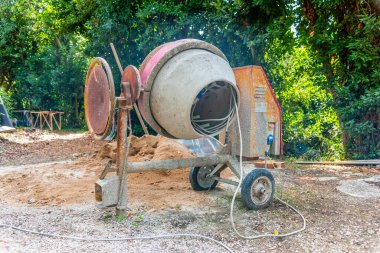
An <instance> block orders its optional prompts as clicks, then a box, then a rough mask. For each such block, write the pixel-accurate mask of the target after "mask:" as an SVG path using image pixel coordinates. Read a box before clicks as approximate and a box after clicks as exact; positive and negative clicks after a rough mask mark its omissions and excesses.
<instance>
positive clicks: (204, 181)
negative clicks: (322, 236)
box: [189, 166, 220, 191]
mask: <svg viewBox="0 0 380 253" xmlns="http://www.w3.org/2000/svg"><path fill="white" fill-rule="evenodd" d="M213 170H214V166H203V167H192V168H191V169H190V174H189V180H190V184H191V187H193V189H194V190H195V191H207V190H212V189H214V188H215V187H216V185H217V184H218V181H217V180H215V179H212V178H208V177H207V175H208V174H210V173H211V172H212V171H213ZM214 175H215V176H220V171H218V172H217V173H215V174H214Z"/></svg>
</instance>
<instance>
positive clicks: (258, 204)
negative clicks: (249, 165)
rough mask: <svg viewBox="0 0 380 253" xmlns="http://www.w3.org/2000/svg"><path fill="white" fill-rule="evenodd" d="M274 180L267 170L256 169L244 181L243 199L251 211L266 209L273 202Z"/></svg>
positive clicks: (242, 188) (242, 187)
mask: <svg viewBox="0 0 380 253" xmlns="http://www.w3.org/2000/svg"><path fill="white" fill-rule="evenodd" d="M273 194H274V178H273V175H272V173H270V172H269V171H268V170H266V169H254V170H252V171H251V172H250V173H249V174H248V175H247V176H246V177H245V178H244V180H243V184H242V186H241V197H242V200H243V202H244V204H245V205H246V206H247V207H248V209H251V210H259V209H264V208H266V207H268V206H269V204H270V203H271V202H272V199H273Z"/></svg>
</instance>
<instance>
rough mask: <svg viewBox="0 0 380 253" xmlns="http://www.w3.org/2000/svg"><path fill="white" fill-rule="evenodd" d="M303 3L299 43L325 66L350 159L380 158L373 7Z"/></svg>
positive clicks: (378, 57) (377, 24)
mask: <svg viewBox="0 0 380 253" xmlns="http://www.w3.org/2000/svg"><path fill="white" fill-rule="evenodd" d="M305 3H308V4H307V6H306V4H305V6H306V7H307V8H304V9H300V15H299V23H298V30H299V31H300V38H301V42H302V43H304V44H307V45H309V46H310V48H311V50H313V51H314V52H315V55H316V57H317V60H318V62H321V63H322V64H323V72H324V75H325V76H326V78H327V81H328V83H327V85H326V87H327V88H328V90H329V92H330V93H331V94H332V95H333V98H334V104H333V106H334V108H335V110H336V111H337V113H338V116H339V122H340V125H341V129H342V137H343V138H342V139H343V142H344V144H345V148H346V156H347V157H352V158H376V157H377V158H379V150H380V121H379V118H380V115H379V109H378V108H379V106H378V94H379V90H380V68H379V62H380V45H379V44H380V33H379V29H380V20H379V16H378V13H376V8H375V6H373V3H374V2H371V1H370V2H366V1H355V0H350V1H327V2H326V1H313V2H311V1H305ZM376 95H377V97H375V98H373V99H372V98H370V97H371V96H376Z"/></svg>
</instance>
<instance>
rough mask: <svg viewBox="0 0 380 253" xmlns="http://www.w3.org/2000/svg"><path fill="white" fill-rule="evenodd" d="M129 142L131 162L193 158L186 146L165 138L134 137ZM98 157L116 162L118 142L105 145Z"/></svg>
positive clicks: (150, 136)
mask: <svg viewBox="0 0 380 253" xmlns="http://www.w3.org/2000/svg"><path fill="white" fill-rule="evenodd" d="M129 141H130V146H129V154H128V161H131V162H136V161H139V162H141V161H150V160H167V159H178V158H188V157H193V154H192V153H191V152H190V151H189V150H188V149H187V148H186V147H185V146H183V145H182V144H180V143H178V142H176V141H174V140H171V139H168V138H165V137H163V136H153V135H146V136H143V137H141V138H138V137H135V136H132V137H131V138H130V139H129ZM97 157H98V158H100V159H104V158H109V159H111V160H112V161H113V162H116V142H112V143H107V144H105V145H104V146H103V148H102V149H101V150H100V152H99V154H98V156H97Z"/></svg>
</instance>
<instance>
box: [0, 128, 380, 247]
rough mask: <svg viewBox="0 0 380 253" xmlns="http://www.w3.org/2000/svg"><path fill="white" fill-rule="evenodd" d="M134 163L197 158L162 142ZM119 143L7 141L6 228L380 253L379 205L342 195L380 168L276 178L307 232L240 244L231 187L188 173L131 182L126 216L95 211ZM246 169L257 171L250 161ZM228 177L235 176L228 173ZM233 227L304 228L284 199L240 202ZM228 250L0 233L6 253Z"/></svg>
mask: <svg viewBox="0 0 380 253" xmlns="http://www.w3.org/2000/svg"><path fill="white" fill-rule="evenodd" d="M131 143H132V144H131V145H132V146H131V149H130V156H129V160H130V161H145V160H160V159H173V158H182V157H191V156H192V155H193V154H192V153H191V152H190V151H188V150H187V149H186V148H185V147H183V146H182V145H180V144H178V143H177V142H174V141H172V140H168V139H166V138H163V137H154V136H147V137H143V138H133V139H132V142H131ZM114 151H115V143H113V142H108V143H106V142H102V141H95V140H93V139H92V138H91V137H90V136H89V135H87V134H83V133H71V134H68V133H61V134H59V133H51V132H47V131H32V132H25V131H19V132H17V133H13V134H1V135H0V223H1V224H13V225H16V226H21V227H25V228H30V229H33V230H36V231H39V232H50V233H58V234H62V235H70V236H78V237H91V238H98V237H107V238H111V237H124V236H141V235H155V234H166V233H199V234H202V235H208V236H211V237H213V238H215V239H217V240H220V241H222V242H224V243H226V244H227V245H228V246H229V247H231V248H232V249H233V250H234V251H235V252H380V199H379V198H357V197H352V196H349V195H346V194H344V193H341V192H340V191H338V190H337V187H338V186H339V185H340V184H341V183H342V182H344V181H346V180H354V179H360V178H368V177H371V176H374V175H379V174H380V170H379V168H368V167H366V168H360V167H334V166H297V165H294V164H287V168H286V169H281V170H272V173H273V174H274V176H275V179H276V188H277V193H278V196H280V197H281V198H282V199H284V200H286V201H288V202H289V203H290V204H292V205H294V206H295V207H297V208H298V209H299V210H300V211H301V212H302V213H303V214H304V216H305V218H306V220H307V229H306V230H305V231H304V232H302V233H300V234H297V235H295V236H291V237H288V238H284V239H259V240H244V239H240V238H239V237H238V236H237V235H236V234H235V233H234V232H233V230H232V228H231V225H230V223H229V211H230V209H229V208H230V201H231V198H232V195H233V190H234V188H233V187H232V186H229V185H226V184H219V185H218V187H217V188H216V189H215V190H213V191H208V192H195V191H193V190H192V189H191V186H190V183H189V180H188V171H189V169H182V170H176V171H170V172H149V173H136V174H131V175H129V176H128V197H129V203H128V207H129V215H128V217H125V218H123V217H120V216H117V215H116V214H115V210H114V208H109V209H103V210H100V209H97V208H96V207H95V198H94V182H95V181H96V180H97V178H98V177H99V175H100V173H101V171H102V169H103V168H104V166H105V164H106V163H107V161H108V160H110V159H111V160H114V159H115V155H114ZM244 167H245V168H246V169H248V170H249V169H251V168H252V164H251V163H249V162H245V163H244ZM223 176H224V177H231V176H232V175H231V174H230V173H228V172H225V173H224V174H223ZM235 209H236V212H235V215H236V223H237V227H238V229H239V231H241V232H242V233H244V234H246V235H253V234H257V233H263V232H265V233H274V232H275V231H278V232H279V233H286V232H289V231H291V230H293V229H297V228H299V227H300V226H302V223H301V220H300V219H299V217H297V215H295V214H294V213H293V212H292V211H291V210H289V209H288V208H286V207H285V206H283V205H282V204H281V203H279V202H278V201H274V202H273V203H272V204H271V206H270V207H269V208H267V209H265V210H262V211H249V210H247V209H246V208H245V207H244V206H243V204H242V203H241V199H240V196H238V198H237V203H236V208H235ZM3 251H4V252H105V251H108V252H122V251H123V252H125V251H128V252H224V251H223V248H221V247H220V246H217V245H215V244H213V243H211V242H208V241H204V240H199V239H194V238H176V239H161V240H150V241H122V242H83V241H73V240H65V239H56V238H49V237H42V236H39V235H33V234H28V233H24V232H20V231H15V230H11V229H9V228H0V252H3Z"/></svg>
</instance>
